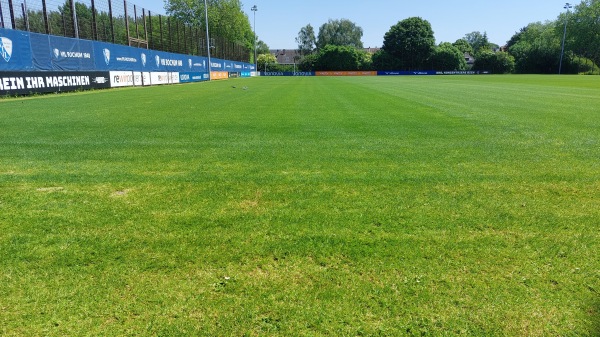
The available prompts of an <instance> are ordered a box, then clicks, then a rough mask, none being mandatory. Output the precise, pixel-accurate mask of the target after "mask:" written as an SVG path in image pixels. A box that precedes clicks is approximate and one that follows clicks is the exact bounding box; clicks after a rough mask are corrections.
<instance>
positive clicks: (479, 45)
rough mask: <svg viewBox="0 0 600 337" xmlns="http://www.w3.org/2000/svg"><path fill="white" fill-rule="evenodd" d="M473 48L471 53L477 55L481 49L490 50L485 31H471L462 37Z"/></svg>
mask: <svg viewBox="0 0 600 337" xmlns="http://www.w3.org/2000/svg"><path fill="white" fill-rule="evenodd" d="M464 39H465V40H466V41H467V42H468V43H469V44H470V45H471V47H472V48H473V53H474V54H475V55H477V54H478V53H479V52H480V51H482V50H491V49H492V48H491V45H490V41H489V40H488V37H487V32H484V33H483V34H481V32H471V33H469V34H467V35H465V38H464Z"/></svg>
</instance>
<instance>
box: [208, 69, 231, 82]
mask: <svg viewBox="0 0 600 337" xmlns="http://www.w3.org/2000/svg"><path fill="white" fill-rule="evenodd" d="M228 78H229V72H227V71H212V72H211V73H210V79H211V80H226V79H228Z"/></svg>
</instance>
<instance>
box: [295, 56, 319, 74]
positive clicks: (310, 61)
mask: <svg viewBox="0 0 600 337" xmlns="http://www.w3.org/2000/svg"><path fill="white" fill-rule="evenodd" d="M318 60H319V55H318V54H310V55H306V56H304V57H303V58H302V59H301V60H300V63H298V69H299V70H300V71H313V70H315V65H316V63H317V61H318Z"/></svg>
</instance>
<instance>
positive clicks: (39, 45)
mask: <svg viewBox="0 0 600 337" xmlns="http://www.w3.org/2000/svg"><path fill="white" fill-rule="evenodd" d="M29 38H30V41H31V55H32V57H33V60H32V61H33V68H34V69H35V70H44V71H51V70H54V69H53V68H52V49H51V48H50V36H48V35H43V34H31V35H30V37H29Z"/></svg>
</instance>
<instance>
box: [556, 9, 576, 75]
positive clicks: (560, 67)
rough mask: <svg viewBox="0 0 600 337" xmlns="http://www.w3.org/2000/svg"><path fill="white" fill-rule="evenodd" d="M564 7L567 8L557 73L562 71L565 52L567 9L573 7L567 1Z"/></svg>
mask: <svg viewBox="0 0 600 337" xmlns="http://www.w3.org/2000/svg"><path fill="white" fill-rule="evenodd" d="M564 8H565V9H566V10H567V15H566V17H565V31H564V33H563V40H562V48H561V50H560V63H559V64H558V74H559V75H560V74H561V72H562V62H563V55H564V54H565V39H566V38H567V21H568V20H569V9H570V8H573V6H571V4H570V3H568V2H567V4H566V5H565V7H564Z"/></svg>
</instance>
